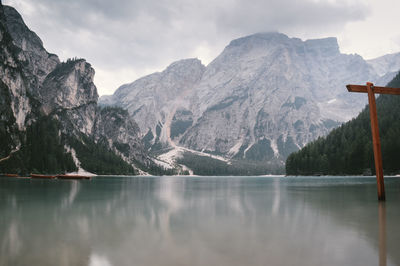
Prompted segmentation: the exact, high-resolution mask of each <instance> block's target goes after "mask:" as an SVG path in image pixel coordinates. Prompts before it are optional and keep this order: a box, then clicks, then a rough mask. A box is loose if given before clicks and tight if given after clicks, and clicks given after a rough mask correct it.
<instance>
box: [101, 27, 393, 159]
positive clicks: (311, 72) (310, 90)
mask: <svg viewBox="0 0 400 266" xmlns="http://www.w3.org/2000/svg"><path fill="white" fill-rule="evenodd" d="M381 61H382V60H380V61H379V62H381ZM189 62H190V63H189ZM386 62H389V63H390V62H391V61H390V60H389V59H387V60H386ZM389 63H381V64H380V65H381V67H380V69H383V70H382V71H378V70H377V67H378V66H377V62H376V61H369V62H367V61H365V60H364V59H363V58H362V57H361V56H359V55H348V54H342V53H340V50H339V46H338V43H337V40H336V38H325V39H316V40H307V41H302V40H300V39H298V38H289V37H288V36H286V35H284V34H281V33H275V32H272V33H259V34H254V35H250V36H247V37H243V38H239V39H236V40H233V41H232V42H231V43H230V44H229V45H228V46H227V47H226V48H225V49H224V51H223V52H222V53H221V54H220V55H219V56H218V57H217V58H216V59H215V60H214V61H212V62H211V63H210V64H209V65H208V66H207V67H203V66H202V65H201V64H200V63H199V62H198V61H196V60H193V59H190V60H184V61H179V62H176V63H174V64H172V65H171V66H169V67H168V68H167V69H166V70H164V71H163V72H162V73H155V74H152V75H149V76H147V77H144V78H142V79H139V80H137V81H135V82H133V83H131V84H127V85H123V86H121V87H120V88H119V89H118V90H117V91H116V92H115V93H114V95H112V96H108V97H103V98H101V99H100V102H101V103H102V104H105V105H117V106H123V107H124V108H127V109H128V110H129V112H130V114H131V115H132V116H133V117H134V118H135V120H136V121H137V122H138V124H139V126H140V128H141V129H142V130H143V132H148V134H147V135H146V136H145V139H146V140H149V139H150V140H152V141H153V142H155V141H156V140H157V139H159V140H161V143H164V144H165V145H170V146H171V147H175V148H176V147H179V146H180V147H183V148H184V149H186V150H196V151H202V152H208V153H211V154H216V155H221V156H223V157H225V158H228V159H239V160H250V161H264V162H265V161H269V162H271V161H273V162H275V163H277V164H281V165H282V164H283V163H284V160H285V158H286V157H287V156H288V155H289V154H290V153H291V152H292V151H295V150H298V149H299V148H301V147H303V146H304V145H305V144H306V143H308V142H310V141H312V140H314V139H316V138H317V137H319V136H323V135H326V134H327V133H328V132H329V131H330V130H331V129H332V128H334V127H336V126H337V125H339V124H340V123H341V122H343V121H347V120H349V119H351V118H352V117H354V116H355V115H356V114H357V113H358V112H359V111H360V110H361V109H362V107H363V106H364V105H365V99H364V97H361V96H360V95H350V94H348V93H347V91H346V89H345V85H346V84H348V83H365V82H366V81H372V82H377V84H382V85H384V84H385V83H386V82H387V81H388V80H390V79H391V78H392V77H393V75H394V73H386V71H389V67H388V65H389ZM178 65H180V66H182V67H181V68H180V69H182V70H181V71H179V72H178V73H179V74H177V73H176V72H175V71H171V69H173V68H174V67H175V66H178ZM194 66H195V68H193V67H194ZM373 66H375V67H373ZM165 75H168V77H169V78H168V79H167V81H168V82H166V81H165V80H163V79H161V78H160V76H165ZM188 77H191V79H190V80H189V81H190V82H187V81H188Z"/></svg>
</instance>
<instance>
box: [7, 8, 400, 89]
mask: <svg viewBox="0 0 400 266" xmlns="http://www.w3.org/2000/svg"><path fill="white" fill-rule="evenodd" d="M3 4H6V5H11V6H13V7H15V8H16V9H17V10H18V12H19V13H21V14H22V16H23V18H24V20H25V23H26V24H27V25H28V26H29V27H30V29H31V30H33V31H35V32H36V33H37V34H38V35H39V37H40V38H41V39H42V40H43V43H44V46H45V48H46V49H47V50H48V51H49V52H51V53H55V54H57V55H59V56H60V58H61V60H66V59H67V58H70V57H75V56H76V57H80V58H85V59H86V60H87V61H88V62H89V63H91V64H92V66H93V67H94V69H95V70H96V76H95V84H96V86H97V89H98V91H99V94H100V95H104V94H112V93H113V92H114V91H115V90H116V89H117V88H118V87H119V86H120V85H122V84H124V83H128V82H132V81H134V80H136V79H137V78H140V77H142V76H144V75H147V74H150V73H153V72H155V71H162V70H163V69H164V68H165V67H167V66H168V65H169V64H170V63H172V62H173V61H176V60H179V59H184V58H190V57H197V58H199V59H200V60H201V61H202V62H203V64H206V65H207V64H208V63H210V62H211V61H212V60H213V59H214V58H215V57H216V56H217V55H218V54H219V53H221V51H222V50H223V48H224V47H225V46H226V45H228V44H229V42H230V41H231V40H232V39H235V38H238V37H243V36H246V35H250V34H253V33H257V32H266V31H279V32H282V33H285V34H287V35H289V36H290V37H299V38H302V39H313V38H321V37H329V36H334V37H337V38H338V41H339V46H340V50H341V52H343V53H357V54H360V55H361V56H363V57H364V58H366V59H369V58H374V57H378V56H381V55H384V54H388V53H394V52H399V51H400V28H399V25H400V18H399V17H398V11H399V10H400V1H399V0H364V1H359V0H264V1H263V0H168V1H167V0H113V1H110V0H35V1H32V0H3Z"/></svg>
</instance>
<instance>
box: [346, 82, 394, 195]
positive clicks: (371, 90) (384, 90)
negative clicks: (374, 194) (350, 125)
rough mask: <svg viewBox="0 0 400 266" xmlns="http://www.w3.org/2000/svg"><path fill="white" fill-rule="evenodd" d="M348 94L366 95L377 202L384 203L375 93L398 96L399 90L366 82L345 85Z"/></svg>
mask: <svg viewBox="0 0 400 266" xmlns="http://www.w3.org/2000/svg"><path fill="white" fill-rule="evenodd" d="M346 87H347V90H348V91H349V92H361V93H368V101H369V115H370V117H371V132H372V143H373V148H374V158H375V171H376V182H377V185H378V200H380V201H385V183H384V181H383V167H382V154H381V141H380V139H379V129H378V115H377V113H376V103H375V93H380V94H392V95H400V88H389V87H377V86H374V84H372V83H370V82H367V86H363V85H350V84H349V85H346Z"/></svg>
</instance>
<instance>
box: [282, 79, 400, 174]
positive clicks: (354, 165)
mask: <svg viewBox="0 0 400 266" xmlns="http://www.w3.org/2000/svg"><path fill="white" fill-rule="evenodd" d="M387 86H389V87H400V72H399V73H398V74H397V76H396V77H395V78H394V79H393V80H392V81H391V82H389V84H388V85H387ZM365 97H367V96H365ZM376 104H377V112H378V123H379V133H380V138H381V145H382V158H383V169H384V173H385V174H398V173H400V156H399V153H400V96H396V95H380V96H379V97H378V98H377V100H376ZM374 172H375V167H374V156H373V149H372V137H371V124H370V118H369V108H368V106H366V107H365V108H364V110H363V111H362V112H361V113H360V114H359V115H358V116H357V117H356V118H354V119H353V120H351V121H349V122H347V123H345V124H343V125H342V126H340V127H339V128H337V129H335V130H333V131H332V132H331V133H330V134H329V135H327V136H326V137H324V138H319V139H317V140H316V141H314V142H311V143H309V144H308V145H306V146H305V147H304V148H303V149H301V150H300V151H298V152H294V153H292V154H291V155H290V156H289V157H288V158H287V160H286V174H287V175H312V174H329V175H341V174H346V175H347V174H349V175H353V174H363V173H364V174H365V173H372V174H373V173H374Z"/></svg>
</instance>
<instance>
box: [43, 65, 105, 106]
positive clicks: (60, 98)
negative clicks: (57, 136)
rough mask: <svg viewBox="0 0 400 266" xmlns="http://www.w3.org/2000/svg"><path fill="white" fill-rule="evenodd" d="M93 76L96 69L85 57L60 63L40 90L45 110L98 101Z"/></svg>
mask: <svg viewBox="0 0 400 266" xmlns="http://www.w3.org/2000/svg"><path fill="white" fill-rule="evenodd" d="M93 77H94V69H93V68H92V67H91V65H90V64H89V63H87V62H86V61H85V60H84V59H76V60H69V61H67V62H64V63H61V64H59V65H58V66H57V67H56V68H55V69H54V71H53V72H51V73H50V74H49V75H48V76H47V77H46V79H45V80H44V82H43V86H42V87H41V90H40V95H41V97H42V99H43V102H44V110H45V112H46V113H49V112H51V111H53V110H54V109H58V108H61V109H72V108H77V107H79V106H82V105H86V104H90V103H96V102H97V100H98V97H99V96H98V94H97V89H96V86H95V85H94V83H93Z"/></svg>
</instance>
